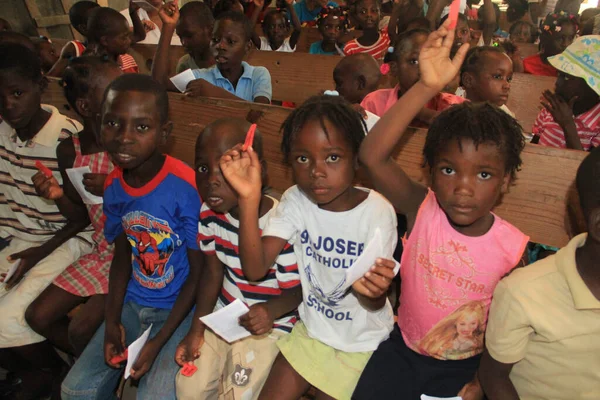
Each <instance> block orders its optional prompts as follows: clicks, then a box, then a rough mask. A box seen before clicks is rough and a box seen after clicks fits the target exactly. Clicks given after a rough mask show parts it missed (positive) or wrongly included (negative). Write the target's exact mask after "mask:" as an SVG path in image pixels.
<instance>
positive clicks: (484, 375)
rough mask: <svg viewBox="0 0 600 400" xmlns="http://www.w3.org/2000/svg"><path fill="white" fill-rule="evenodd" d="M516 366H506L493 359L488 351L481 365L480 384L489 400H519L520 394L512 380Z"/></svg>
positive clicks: (485, 352)
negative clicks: (511, 376)
mask: <svg viewBox="0 0 600 400" xmlns="http://www.w3.org/2000/svg"><path fill="white" fill-rule="evenodd" d="M513 366H514V364H504V363H501V362H499V361H496V360H494V359H493V358H492V356H491V355H490V353H488V351H487V350H485V351H484V352H483V356H482V357H481V361H480V363H479V371H478V376H479V382H481V387H482V388H483V391H484V392H485V394H486V396H487V398H488V399H489V400H496V399H498V400H500V399H502V400H518V399H519V394H518V393H517V390H516V389H515V386H514V385H513V383H512V382H511V380H510V377H509V375H510V371H511V370H512V368H513Z"/></svg>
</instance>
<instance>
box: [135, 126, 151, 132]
mask: <svg viewBox="0 0 600 400" xmlns="http://www.w3.org/2000/svg"><path fill="white" fill-rule="evenodd" d="M148 129H150V127H149V126H148V125H144V124H141V125H138V126H137V130H138V131H139V132H146V131H147V130H148Z"/></svg>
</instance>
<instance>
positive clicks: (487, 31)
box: [481, 0, 497, 46]
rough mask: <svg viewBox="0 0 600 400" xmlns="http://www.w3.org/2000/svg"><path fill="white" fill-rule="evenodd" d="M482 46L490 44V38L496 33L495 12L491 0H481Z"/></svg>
mask: <svg viewBox="0 0 600 400" xmlns="http://www.w3.org/2000/svg"><path fill="white" fill-rule="evenodd" d="M482 8H483V32H482V33H481V34H482V35H483V44H484V45H486V46H489V45H491V44H492V38H493V36H494V32H495V31H496V28H497V27H496V10H494V6H493V4H492V0H483V6H482Z"/></svg>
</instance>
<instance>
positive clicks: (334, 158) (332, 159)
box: [325, 154, 340, 163]
mask: <svg viewBox="0 0 600 400" xmlns="http://www.w3.org/2000/svg"><path fill="white" fill-rule="evenodd" d="M338 161H340V156H338V155H337V154H332V155H330V156H328V157H327V158H326V159H325V162H328V163H335V162H338Z"/></svg>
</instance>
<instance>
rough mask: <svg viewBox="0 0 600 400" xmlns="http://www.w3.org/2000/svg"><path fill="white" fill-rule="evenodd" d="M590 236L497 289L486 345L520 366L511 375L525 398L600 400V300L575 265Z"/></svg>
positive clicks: (496, 356) (504, 360)
mask: <svg viewBox="0 0 600 400" xmlns="http://www.w3.org/2000/svg"><path fill="white" fill-rule="evenodd" d="M586 238H587V234H582V235H579V236H576V237H575V238H573V239H572V240H571V241H570V242H569V243H568V244H567V246H566V247H564V248H562V249H561V250H559V252H558V253H557V254H556V255H553V256H550V257H548V258H546V259H543V260H541V261H538V262H536V263H535V264H532V265H530V266H527V267H525V268H520V269H518V270H515V271H514V272H512V273H511V274H510V275H509V276H508V277H506V278H504V279H503V280H502V281H500V283H499V284H498V286H497V287H496V290H495V292H494V298H493V301H492V306H491V309H490V316H489V320H488V326H487V330H486V346H487V349H488V351H489V353H490V355H491V356H492V357H493V358H494V359H495V360H497V361H499V362H501V363H505V364H515V365H514V367H513V369H512V371H511V374H510V379H511V381H512V382H513V384H514V385H515V388H516V389H517V392H518V393H519V397H520V398H521V399H523V400H530V399H553V400H555V399H556V400H560V399H565V400H567V399H569V400H572V399H594V400H597V399H600V301H599V300H598V299H597V298H595V297H594V295H593V294H592V292H591V291H590V290H589V289H588V287H587V286H586V284H585V283H584V281H583V279H582V278H581V276H580V275H579V273H578V272H577V266H576V264H575V250H576V249H577V248H578V247H581V246H583V244H584V243H585V240H586ZM598 267H599V268H600V265H599V266H598Z"/></svg>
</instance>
